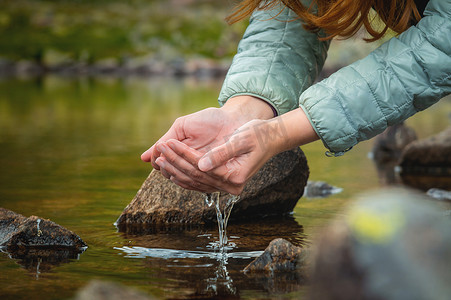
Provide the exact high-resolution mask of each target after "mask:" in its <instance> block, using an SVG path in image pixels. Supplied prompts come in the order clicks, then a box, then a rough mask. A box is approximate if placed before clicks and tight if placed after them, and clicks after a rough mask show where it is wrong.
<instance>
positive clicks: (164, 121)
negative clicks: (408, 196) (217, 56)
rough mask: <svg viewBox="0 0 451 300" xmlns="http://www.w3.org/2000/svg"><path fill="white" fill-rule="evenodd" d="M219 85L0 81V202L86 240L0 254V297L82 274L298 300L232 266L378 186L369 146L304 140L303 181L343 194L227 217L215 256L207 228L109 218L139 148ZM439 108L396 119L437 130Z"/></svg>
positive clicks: (79, 279) (53, 287)
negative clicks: (60, 251)
mask: <svg viewBox="0 0 451 300" xmlns="http://www.w3.org/2000/svg"><path fill="white" fill-rule="evenodd" d="M220 84H221V83H220V82H211V81H194V80H185V81H177V80H170V79H146V80H144V79H127V80H125V79H95V80H94V79H87V78H85V79H76V80H75V79H64V78H55V77H47V78H43V79H35V80H3V81H0V168H1V171H0V207H4V208H7V209H11V210H13V211H16V212H18V213H21V214H23V215H25V216H30V215H38V216H40V217H42V218H47V219H51V220H52V221H54V222H56V223H58V224H60V225H62V226H64V227H66V228H68V229H70V230H72V231H74V232H76V233H77V234H79V235H80V236H81V237H82V239H83V240H84V241H85V242H86V243H87V244H88V245H89V248H88V249H87V250H86V251H85V252H84V253H82V254H81V255H79V257H78V259H77V258H71V259H69V260H67V261H65V262H61V263H59V264H54V265H49V266H44V264H39V262H37V263H34V264H29V263H28V264H27V262H25V261H24V260H21V259H11V258H9V257H8V255H7V254H5V253H0V270H1V272H0V279H1V283H0V297H1V299H9V298H14V299H67V298H70V297H73V295H74V293H75V291H76V290H77V289H79V288H80V287H82V286H84V285H85V284H86V283H87V282H88V281H89V280H91V279H94V278H96V279H102V280H108V281H114V282H119V283H122V284H124V285H127V286H131V287H134V288H137V289H140V290H142V291H144V292H146V293H150V294H153V295H155V296H157V297H159V298H204V297H217V298H244V299H264V298H275V297H283V298H299V297H300V296H302V295H303V294H304V293H305V288H304V285H303V284H304V283H303V280H302V278H280V279H279V281H277V282H275V281H272V282H271V281H268V279H267V278H264V277H263V278H262V277H260V278H258V277H247V276H246V275H244V274H243V273H242V272H241V270H242V269H243V268H244V267H245V266H246V265H247V264H248V263H249V262H250V261H251V260H252V259H253V257H255V256H256V255H258V254H259V253H261V251H262V250H264V248H265V247H266V246H267V245H268V244H269V242H270V241H271V240H272V239H274V238H277V237H284V238H286V239H288V240H290V241H291V242H293V243H295V244H297V245H302V244H306V243H309V242H310V241H311V239H312V238H313V236H314V235H315V233H316V232H317V230H318V229H320V228H321V227H322V226H323V225H324V224H325V223H326V222H327V221H328V220H330V218H332V217H334V216H336V215H339V214H340V209H341V208H342V207H343V206H344V205H345V204H346V203H347V202H349V201H350V199H351V198H352V197H353V196H354V195H355V194H357V193H359V192H361V191H364V190H367V189H372V188H376V187H378V186H379V183H378V178H377V175H376V171H375V167H374V166H373V164H372V162H371V161H370V160H369V159H368V158H367V153H368V151H369V150H370V148H371V142H365V143H362V144H360V145H358V146H357V147H355V149H353V150H352V151H351V152H349V153H348V154H346V155H345V156H344V157H341V158H326V157H325V156H324V151H325V149H324V148H323V146H322V145H321V143H320V142H316V143H313V144H312V145H309V146H307V147H304V148H303V149H304V151H305V152H306V154H307V157H308V160H309V166H310V171H311V176H310V179H311V180H321V181H326V182H328V183H329V184H331V185H334V186H337V187H340V188H343V192H342V193H340V194H337V195H333V196H331V197H329V198H324V199H301V201H300V202H299V203H298V205H297V206H296V208H295V211H294V214H293V215H292V216H289V217H286V218H285V219H283V220H272V219H264V220H262V221H261V222H257V223H252V224H234V223H231V224H229V227H228V230H227V231H228V235H229V242H230V243H231V244H230V247H229V250H228V253H229V256H228V257H227V259H226V260H225V261H224V260H223V259H222V258H218V255H217V254H218V253H217V250H215V249H214V247H213V246H212V245H213V244H214V242H215V241H217V238H218V232H217V228H216V227H213V228H191V229H189V230H184V231H181V230H180V231H179V230H172V231H159V232H154V233H152V234H148V235H140V236H136V235H131V234H125V233H118V232H117V231H116V228H115V227H114V226H113V223H114V221H115V220H116V219H117V217H118V216H119V215H120V213H121V211H122V209H123V208H124V207H125V206H126V205H127V204H128V203H129V202H130V200H131V199H132V198H133V196H134V195H135V193H136V192H137V190H138V189H139V187H140V185H141V184H142V182H143V181H144V179H145V178H146V177H147V175H148V173H149V171H150V170H151V169H150V168H151V167H150V165H149V164H146V163H143V162H141V161H140V159H139V156H140V154H141V153H142V152H143V151H144V150H145V149H146V148H147V147H149V146H150V145H151V144H153V143H154V142H155V141H156V140H157V139H158V138H159V137H160V136H161V135H162V134H163V133H164V132H165V131H166V130H167V129H168V128H169V127H170V125H171V124H172V122H173V121H174V119H175V118H177V117H178V116H181V115H184V114H188V113H191V112H195V111H197V110H199V109H202V108H205V107H208V106H216V105H217V104H216V100H215V99H216V97H217V94H218V91H219V88H220ZM450 111H451V102H450V101H449V100H442V101H441V103H439V104H438V105H436V106H435V107H433V108H431V109H429V110H427V111H426V112H422V113H420V114H418V115H417V116H415V117H414V118H412V119H411V120H409V122H408V124H410V125H411V126H413V127H414V128H415V129H416V130H417V133H418V135H419V136H420V137H426V136H428V135H430V134H434V133H436V132H439V131H440V130H442V129H444V128H445V127H446V126H448V124H449V121H448V117H447V114H448V113H449V112H450ZM232 214H233V211H232ZM161 249H163V250H161ZM25 266H28V269H27V268H26V267H25ZM30 266H31V267H30Z"/></svg>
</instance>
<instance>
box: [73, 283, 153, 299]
mask: <svg viewBox="0 0 451 300" xmlns="http://www.w3.org/2000/svg"><path fill="white" fill-rule="evenodd" d="M128 299H130V300H131V299H133V300H151V299H156V298H155V297H152V296H148V295H146V294H144V293H142V292H140V291H137V290H135V289H132V288H129V287H126V286H123V285H121V284H118V283H113V282H106V281H100V280H92V281H90V282H89V283H88V285H86V286H85V287H84V288H82V289H81V290H79V291H78V292H77V295H76V296H75V298H74V300H128Z"/></svg>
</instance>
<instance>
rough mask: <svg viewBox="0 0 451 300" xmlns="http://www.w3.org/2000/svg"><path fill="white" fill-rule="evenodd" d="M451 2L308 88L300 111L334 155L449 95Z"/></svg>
mask: <svg viewBox="0 0 451 300" xmlns="http://www.w3.org/2000/svg"><path fill="white" fill-rule="evenodd" d="M450 15H451V0H431V1H430V2H429V4H428V6H427V7H426V10H425V12H424V18H423V19H421V20H420V22H419V23H418V24H417V25H416V26H412V27H410V28H409V29H408V30H406V31H405V32H403V33H402V34H401V35H400V36H399V37H397V38H392V39H390V40H389V41H387V42H386V43H384V44H383V45H382V46H381V47H379V48H378V49H376V50H375V51H373V52H372V53H371V54H370V55H368V56H367V57H365V58H364V59H362V60H360V61H358V62H356V63H353V64H351V65H349V66H347V67H345V68H343V69H341V70H339V71H337V72H336V73H334V74H333V75H332V76H330V77H329V78H327V79H325V80H323V81H321V82H319V83H317V84H315V85H313V86H311V87H310V88H309V89H307V90H306V91H305V92H304V93H303V94H302V95H301V97H300V99H299V104H300V107H301V108H302V109H303V110H304V111H305V112H306V114H307V116H308V117H309V119H310V122H311V124H312V125H313V127H314V128H315V130H316V132H317V134H318V135H319V136H320V138H321V139H322V141H323V143H324V145H325V146H326V147H327V148H328V149H329V150H330V151H331V152H332V154H334V155H335V156H339V155H342V154H343V153H344V152H345V151H346V150H347V149H350V148H351V147H352V146H354V145H355V144H357V143H358V142H360V141H363V140H366V139H369V138H371V137H373V136H375V135H376V134H378V133H380V132H382V131H383V130H384V129H385V128H386V127H387V126H389V125H392V124H395V123H399V122H401V121H403V120H405V119H407V118H408V117H410V116H412V115H413V114H415V113H416V112H418V111H421V110H424V109H426V108H427V107H429V106H431V105H432V104H434V103H436V102H437V101H438V100H440V99H441V98H442V97H444V96H446V95H447V94H450V93H451V17H450Z"/></svg>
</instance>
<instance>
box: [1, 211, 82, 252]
mask: <svg viewBox="0 0 451 300" xmlns="http://www.w3.org/2000/svg"><path fill="white" fill-rule="evenodd" d="M0 247H2V248H4V249H6V250H7V251H11V250H16V249H19V248H27V247H46V248H47V249H52V248H53V249H58V248H66V249H67V248H72V249H80V248H83V247H86V244H85V242H83V240H82V239H81V238H80V237H79V236H78V235H76V234H75V233H73V232H72V231H70V230H67V229H65V228H63V227H61V226H60V225H58V224H56V223H54V222H52V221H50V220H46V219H42V218H39V217H36V216H31V217H29V218H26V217H24V216H22V215H20V214H17V213H15V212H13V211H10V210H7V209H4V208H0Z"/></svg>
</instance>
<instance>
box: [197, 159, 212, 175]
mask: <svg viewBox="0 0 451 300" xmlns="http://www.w3.org/2000/svg"><path fill="white" fill-rule="evenodd" d="M198 167H199V169H200V170H201V171H204V172H206V171H210V170H211V169H212V168H213V163H212V162H211V159H210V158H209V157H204V158H202V159H201V160H199V163H198Z"/></svg>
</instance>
